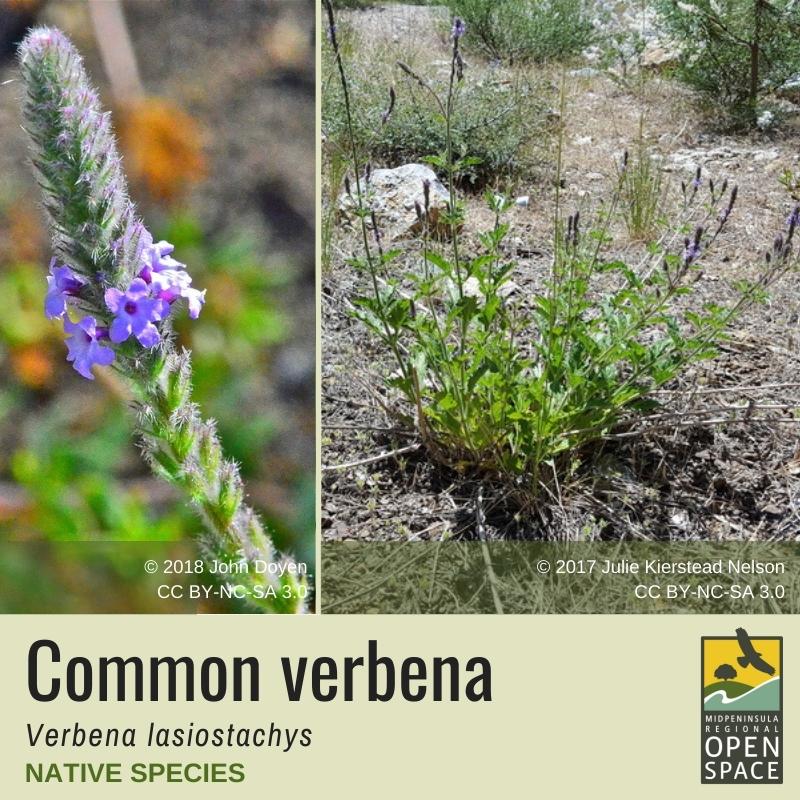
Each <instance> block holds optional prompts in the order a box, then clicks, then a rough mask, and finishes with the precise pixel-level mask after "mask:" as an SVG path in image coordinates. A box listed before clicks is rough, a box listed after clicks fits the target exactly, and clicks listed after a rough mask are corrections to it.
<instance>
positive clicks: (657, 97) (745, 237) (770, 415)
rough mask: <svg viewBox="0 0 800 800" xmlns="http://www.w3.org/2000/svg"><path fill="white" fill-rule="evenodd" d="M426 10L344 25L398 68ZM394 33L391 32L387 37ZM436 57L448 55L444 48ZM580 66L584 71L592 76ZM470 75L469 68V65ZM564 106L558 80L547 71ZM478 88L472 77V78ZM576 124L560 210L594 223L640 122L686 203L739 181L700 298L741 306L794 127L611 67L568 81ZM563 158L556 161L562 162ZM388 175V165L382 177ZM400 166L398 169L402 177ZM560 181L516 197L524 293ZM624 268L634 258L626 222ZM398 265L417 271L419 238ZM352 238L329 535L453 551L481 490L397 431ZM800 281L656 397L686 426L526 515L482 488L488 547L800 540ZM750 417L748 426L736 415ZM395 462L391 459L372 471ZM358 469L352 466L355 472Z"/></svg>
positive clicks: (336, 336)
mask: <svg viewBox="0 0 800 800" xmlns="http://www.w3.org/2000/svg"><path fill="white" fill-rule="evenodd" d="M426 14H427V12H426V10H425V9H419V8H413V7H404V8H398V7H393V8H390V9H386V10H381V9H373V10H368V11H364V12H354V13H353V14H351V15H348V20H347V21H348V24H352V25H353V26H354V27H355V28H356V30H357V31H359V32H361V34H362V36H363V37H364V39H365V40H366V37H367V35H370V36H373V35H383V37H384V39H385V40H387V41H388V40H391V43H392V46H393V47H395V48H396V50H397V52H398V57H402V55H400V54H401V53H402V49H403V47H404V45H405V44H408V43H410V41H411V40H412V39H413V38H414V31H415V30H419V29H420V28H425V27H428V28H429V26H430V18H429V17H426V16H425V15H426ZM376 30H377V31H380V30H383V34H376V33H375V31H376ZM434 40H435V43H436V44H435V49H434V47H433V45H431V49H430V54H429V57H430V60H431V63H432V64H433V63H435V62H436V61H437V60H441V59H443V58H446V57H447V51H446V49H445V44H444V41H443V40H442V39H441V37H434ZM578 66H579V67H580V65H578ZM468 67H469V64H468ZM545 77H546V78H547V79H548V80H549V82H550V85H551V87H552V98H551V105H552V106H553V107H554V108H557V107H558V103H559V97H558V85H559V82H560V74H559V71H558V70H550V71H549V72H548V73H547V74H546V76H545ZM466 79H467V80H469V72H467V78H466ZM566 86H567V95H568V98H567V111H566V115H565V118H564V120H563V123H564V125H565V128H566V137H565V140H564V143H565V147H564V154H563V161H564V167H565V169H564V172H563V177H564V187H565V190H564V192H563V193H562V201H563V202H564V206H565V207H566V208H569V207H570V206H573V207H580V208H581V210H582V214H583V215H584V219H586V218H587V217H591V209H592V208H596V207H597V205H598V204H599V202H600V201H601V199H602V198H603V197H604V195H606V194H607V193H608V192H609V189H610V186H611V185H612V184H613V181H614V175H615V171H616V164H618V163H619V159H620V158H621V155H622V152H623V151H624V150H625V149H626V148H631V149H633V147H634V143H635V139H636V136H637V132H638V129H639V119H640V116H641V115H642V114H643V115H644V121H645V122H644V125H645V128H644V130H645V136H646V138H647V140H648V142H649V143H650V144H651V146H652V147H653V148H654V150H655V152H656V153H658V154H659V155H660V156H661V157H662V158H663V163H664V164H665V167H666V169H667V170H668V173H667V174H668V175H669V178H670V182H671V189H670V197H671V202H673V203H677V195H678V187H679V185H680V181H681V180H682V179H683V180H687V181H688V180H690V179H691V177H692V174H693V171H694V169H695V168H696V167H697V166H702V168H703V172H704V175H705V176H711V177H713V178H714V179H715V180H716V181H717V182H718V184H717V185H719V182H721V181H722V180H723V179H724V178H727V179H728V180H729V181H730V182H732V183H736V184H738V186H739V199H738V203H737V207H736V210H735V213H734V215H733V217H732V218H731V221H730V224H729V227H728V229H727V231H726V233H725V235H724V237H722V238H721V240H720V242H719V245H718V246H717V247H716V249H715V251H714V253H713V255H711V256H710V257H709V258H708V259H707V260H706V261H705V262H704V263H705V271H704V277H703V278H702V279H701V283H700V285H699V290H700V292H701V294H702V296H703V297H704V298H705V299H708V300H712V299H716V300H729V299H730V298H731V297H732V296H733V294H732V290H731V288H730V281H732V280H735V279H737V278H742V277H753V276H754V275H756V274H757V271H758V269H759V266H760V264H762V263H763V262H762V261H761V258H762V254H763V252H764V251H765V250H766V249H767V248H768V247H769V246H770V245H771V243H772V240H773V237H774V235H775V233H777V232H778V231H779V230H781V228H782V227H783V225H784V222H785V219H786V217H787V215H788V214H789V212H790V211H791V208H792V203H793V201H792V198H791V197H790V195H789V193H788V192H787V190H786V189H785V188H784V187H783V186H782V185H781V184H780V183H779V180H778V179H779V177H780V176H781V174H782V173H783V172H784V171H785V170H787V169H790V170H794V171H797V170H798V167H799V166H800V157H799V156H798V147H797V142H798V128H797V124H796V121H793V120H792V119H787V120H785V121H783V122H782V123H781V125H779V126H778V127H777V128H776V129H775V130H773V131H771V132H766V133H761V132H754V133H752V134H745V135H731V134H726V133H722V132H718V131H717V130H715V127H716V126H715V124H714V119H713V118H712V117H709V116H708V115H704V114H703V113H702V111H698V109H697V108H696V106H695V105H694V103H693V100H692V98H691V97H690V95H689V94H688V93H687V91H686V90H685V89H684V88H682V87H681V86H679V85H677V84H676V83H675V82H673V81H672V80H671V79H669V78H668V77H667V76H666V75H664V74H659V73H649V74H648V75H647V79H646V81H644V83H640V82H639V81H632V82H630V83H628V84H625V83H621V82H620V81H619V80H617V79H614V78H611V77H609V76H608V75H607V74H604V73H601V72H599V71H597V72H594V71H593V74H590V75H588V76H584V75H570V69H569V68H567V75H566ZM552 161H554V157H553V158H552V159H551V163H552ZM375 166H383V165H380V164H376V165H375ZM392 166H394V165H392ZM553 174H554V173H553V172H550V174H549V175H548V174H545V175H541V176H536V178H535V179H533V180H531V182H530V183H527V184H524V185H521V186H515V187H514V191H515V193H516V194H517V195H523V194H527V195H530V204H529V206H528V207H527V208H514V209H513V210H512V211H511V214H510V218H509V221H510V222H511V224H512V226H511V231H510V234H509V237H508V240H507V241H508V242H509V243H510V246H511V247H512V248H515V250H516V253H515V254H516V256H517V259H518V263H517V267H516V269H515V271H514V273H513V275H512V278H513V281H514V284H515V286H516V291H518V292H519V293H521V294H522V295H524V294H525V293H530V292H535V291H536V290H537V288H538V287H541V285H542V282H543V280H544V277H545V275H546V274H547V270H548V268H549V257H548V252H549V250H550V243H549V239H550V236H551V233H550V231H551V221H552V216H553V194H554V193H553V191H552V183H553V181H552V178H553ZM466 204H467V220H468V222H467V227H466V230H465V239H466V241H467V247H468V248H470V247H472V248H473V249H474V248H475V245H474V242H475V237H476V234H477V233H478V232H479V231H480V230H481V229H482V228H485V227H486V226H487V225H488V224H489V221H490V215H489V212H488V211H486V210H484V205H485V204H484V201H483V199H482V198H479V197H467V198H466ZM616 233H618V234H619V236H618V237H617V241H616V243H615V244H614V246H613V247H614V255H618V256H622V257H628V258H632V257H635V256H636V254H637V252H639V251H638V250H637V246H636V245H635V244H632V243H630V242H628V241H626V236H625V234H624V229H623V228H622V226H621V224H620V225H619V226H618V229H617V230H616ZM400 247H402V248H403V249H404V250H405V253H404V256H403V258H401V259H400V260H399V261H398V262H396V263H397V264H399V265H400V266H398V267H396V268H397V269H402V268H410V267H411V265H413V261H414V258H415V255H414V251H415V248H414V243H413V242H404V243H401V244H400ZM357 248H358V243H357V239H356V237H355V236H354V235H353V234H352V232H351V231H348V230H347V229H346V228H344V227H343V226H340V227H339V229H338V230H337V232H336V238H335V241H334V246H333V252H334V258H333V263H332V266H331V268H330V270H329V271H328V272H327V273H326V274H323V278H322V284H323V288H322V314H323V365H322V390H323V393H322V412H323V417H322V433H323V499H322V507H323V510H322V526H323V537H324V539H326V540H329V541H333V540H343V539H361V540H397V539H402V540H407V539H412V540H413V539H436V540H441V539H447V538H450V537H453V536H458V537H466V538H469V537H472V536H474V535H475V515H476V497H477V489H478V482H477V481H476V480H474V479H472V478H470V476H468V475H461V474H456V473H455V472H452V471H450V470H448V469H446V468H442V467H439V466H436V465H434V464H433V463H432V462H431V461H430V460H428V459H427V458H426V455H425V453H424V452H423V451H422V450H421V448H420V447H417V446H416V445H418V442H417V440H416V438H415V436H414V433H413V431H408V430H399V429H397V427H396V423H395V422H393V421H392V420H390V419H389V418H387V415H386V414H385V413H384V411H383V410H382V408H381V404H380V402H379V399H380V398H382V397H383V396H385V395H384V390H383V389H382V381H381V377H382V376H384V375H386V374H387V373H388V372H391V371H392V370H393V368H394V367H393V365H392V364H391V363H390V360H389V358H388V357H387V353H386V352H384V351H383V350H382V348H381V347H380V346H379V345H378V344H376V342H375V341H374V339H373V338H372V337H371V336H370V335H369V334H368V333H367V331H366V330H365V328H364V327H363V326H362V325H361V324H360V323H359V322H358V321H356V320H354V319H353V318H352V317H351V316H350V315H349V314H348V311H347V308H348V299H349V298H351V297H352V296H353V295H354V294H356V293H358V292H359V291H362V290H364V288H365V287H364V286H363V285H362V283H361V282H362V281H363V278H362V277H360V276H358V275H356V274H355V273H354V272H353V270H352V269H351V268H350V267H348V266H347V265H346V264H345V263H344V260H345V258H346V257H347V256H348V255H349V254H350V253H353V252H357ZM797 287H798V276H797V274H796V273H795V274H790V275H788V276H787V277H785V278H784V279H783V280H782V282H781V283H780V284H779V285H777V286H776V287H774V289H773V290H772V291H771V293H770V300H769V302H767V303H766V304H764V305H760V306H756V307H754V308H752V309H750V310H748V312H747V313H746V314H745V315H744V316H742V317H740V318H739V319H738V320H737V321H736V323H735V325H734V327H733V330H732V331H731V335H730V340H729V341H728V342H727V343H726V344H724V345H723V347H722V349H721V352H720V354H719V356H718V357H717V358H716V359H714V360H713V361H706V362H703V363H702V364H700V365H696V366H695V367H693V368H691V369H690V370H689V371H688V372H687V373H686V374H684V375H683V376H682V377H681V378H680V379H679V380H678V381H675V382H673V383H672V384H670V385H668V386H667V387H666V391H665V392H663V393H662V394H661V395H660V398H659V399H661V400H662V401H663V402H664V404H665V406H666V408H668V409H673V410H675V411H678V412H680V413H681V419H682V420H683V422H682V424H681V425H680V426H679V427H674V426H673V427H672V428H670V429H655V428H654V429H653V430H652V431H650V432H647V433H644V434H642V435H641V436H638V437H635V438H633V439H631V440H628V441H626V442H618V441H615V442H609V443H607V444H605V445H603V446H602V447H599V448H597V449H596V451H594V452H593V453H592V454H590V456H588V457H587V458H586V459H585V461H584V464H583V466H582V468H581V470H580V471H579V474H578V476H577V479H576V480H575V482H574V483H572V484H571V485H570V486H567V487H562V489H563V493H562V497H561V501H560V502H559V503H552V504H549V505H548V506H547V507H542V508H541V509H539V510H537V512H536V513H535V514H534V515H531V516H527V517H523V516H521V515H519V514H518V513H517V511H516V510H515V509H514V508H513V507H511V506H509V505H508V504H507V503H506V501H505V499H504V495H503V492H502V490H500V489H499V488H497V489H496V490H495V489H494V488H493V487H491V486H484V496H485V504H486V515H487V534H488V535H489V536H491V537H497V538H533V539H538V538H545V539H569V540H577V539H580V540H586V539H595V538H603V539H613V538H620V537H622V538H625V537H635V538H647V539H674V540H691V539H707V538H710V539H714V540H729V539H759V540H786V539H796V540H800V438H799V435H800V428H799V427H798V425H797V423H798V418H797V415H796V413H795V409H796V406H797V400H796V398H797V392H798V389H799V388H800V373H799V372H798V366H799V365H800V353H798V344H800V328H799V327H798V326H799V319H800V318H799V317H798V310H800V292H799V291H798V288H797ZM747 403H750V404H751V407H752V411H751V413H750V415H749V418H748V419H747V420H745V421H737V422H727V423H723V424H713V425H712V424H707V423H706V422H703V423H698V424H693V423H692V419H693V418H695V419H696V418H698V417H700V416H703V417H704V418H720V417H721V418H723V419H730V418H731V416H733V415H734V413H733V412H732V411H731V406H739V407H740V408H741V407H742V406H744V405H746V404H747ZM735 416H736V417H737V419H739V420H741V417H742V415H741V414H737V415H735ZM387 452H397V454H396V455H394V456H391V457H388V458H375V460H372V461H370V459H373V458H374V457H379V456H381V455H382V454H384V453H387ZM351 464H352V466H348V465H351Z"/></svg>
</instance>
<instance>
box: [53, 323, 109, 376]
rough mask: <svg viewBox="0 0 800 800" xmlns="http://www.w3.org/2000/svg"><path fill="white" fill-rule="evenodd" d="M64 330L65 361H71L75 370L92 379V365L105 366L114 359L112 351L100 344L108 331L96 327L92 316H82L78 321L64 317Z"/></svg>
mask: <svg viewBox="0 0 800 800" xmlns="http://www.w3.org/2000/svg"><path fill="white" fill-rule="evenodd" d="M64 331H65V332H66V333H67V334H68V338H67V340H66V344H67V350H68V353H67V361H71V362H72V366H73V367H74V368H75V370H76V372H78V373H79V374H81V375H83V377H84V378H88V379H89V380H90V381H93V380H94V375H92V366H93V365H95V364H99V365H100V366H101V367H107V366H108V365H109V364H110V363H111V362H112V361H113V360H114V351H113V350H112V349H111V348H110V347H105V346H104V345H102V344H100V340H101V339H106V338H107V337H108V331H107V330H106V329H105V328H99V327H97V322H96V320H95V318H94V317H84V318H83V319H82V320H81V321H80V322H73V321H72V320H71V319H70V318H69V317H64Z"/></svg>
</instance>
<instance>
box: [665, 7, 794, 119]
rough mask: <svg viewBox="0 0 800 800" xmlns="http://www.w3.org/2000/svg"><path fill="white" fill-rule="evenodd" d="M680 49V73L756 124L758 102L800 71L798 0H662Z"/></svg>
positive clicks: (718, 106) (727, 111) (721, 107)
mask: <svg viewBox="0 0 800 800" xmlns="http://www.w3.org/2000/svg"><path fill="white" fill-rule="evenodd" d="M656 7H657V8H658V10H659V12H660V13H661V17H662V19H663V20H664V24H665V27H666V29H667V32H668V33H669V34H670V35H671V36H672V37H674V38H675V40H676V41H677V42H678V44H679V46H680V49H681V58H680V67H679V68H678V76H679V77H680V78H682V79H683V80H684V81H685V82H686V83H687V84H689V85H690V86H692V87H693V88H695V89H697V90H698V91H699V92H701V93H702V95H703V97H704V99H705V100H706V101H710V102H711V103H713V105H714V110H715V113H717V114H720V115H721V116H722V118H723V119H724V120H725V121H727V122H729V123H733V124H745V125H754V124H755V123H756V122H757V119H758V114H759V103H760V101H762V99H763V98H765V97H768V96H769V94H770V93H771V92H774V91H775V90H777V89H779V88H780V87H781V86H782V85H783V84H784V83H785V82H786V81H788V80H789V79H790V78H792V77H794V76H796V75H797V73H798V72H800V4H798V3H797V2H796V0H691V1H688V0H687V2H678V0H658V2H657V3H656Z"/></svg>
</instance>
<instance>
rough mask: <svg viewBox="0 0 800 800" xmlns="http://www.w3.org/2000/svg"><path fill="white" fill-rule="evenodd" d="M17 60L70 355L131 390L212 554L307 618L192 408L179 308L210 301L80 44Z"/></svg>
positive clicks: (301, 592)
mask: <svg viewBox="0 0 800 800" xmlns="http://www.w3.org/2000/svg"><path fill="white" fill-rule="evenodd" d="M19 61H20V67H21V71H22V77H23V83H24V89H25V96H24V98H23V116H24V126H25V130H26V131H27V133H28V135H29V137H30V141H31V144H32V161H33V166H34V170H35V173H36V178H37V181H38V183H39V186H40V188H41V190H42V193H43V195H44V208H45V211H46V212H47V215H48V217H49V221H50V226H51V231H52V237H53V250H54V252H55V257H54V258H53V260H52V262H51V265H50V276H49V278H48V292H47V297H46V301H45V313H46V315H47V317H48V318H50V319H58V320H61V321H62V323H63V326H64V330H65V333H66V334H67V340H66V344H67V349H68V356H67V359H68V360H69V361H70V362H72V364H73V366H74V367H75V369H76V371H77V372H78V373H79V374H80V375H82V376H83V377H84V378H88V379H90V380H91V379H93V377H94V375H93V369H96V368H98V367H100V368H111V369H113V370H115V371H116V372H117V373H118V374H119V375H120V376H121V377H122V378H123V379H124V380H125V381H126V383H127V385H128V386H129V387H130V389H131V392H132V395H133V401H132V404H133V407H134V409H135V411H136V418H137V433H138V436H139V442H140V446H141V449H142V452H143V454H144V456H145V458H146V459H147V461H148V462H149V463H150V465H151V466H152V468H153V470H154V472H155V473H156V474H157V475H159V476H160V477H162V478H164V479H165V480H167V481H169V482H170V483H171V484H173V485H175V486H177V487H178V488H179V489H181V490H182V491H183V492H184V493H185V494H186V496H187V498H188V499H189V500H190V501H191V504H192V505H193V507H194V508H195V510H196V511H197V512H198V513H199V515H200V517H201V518H202V520H203V522H204V523H205V528H206V534H205V536H204V537H203V538H202V541H201V545H202V547H203V550H204V552H205V553H206V554H207V555H208V556H209V557H212V558H218V559H224V560H231V561H238V560H240V561H242V562H243V563H244V564H246V565H247V566H248V568H249V569H248V572H247V573H246V574H242V575H241V576H240V577H241V579H242V581H243V582H244V583H247V584H248V588H249V590H250V597H249V600H250V602H251V603H252V604H253V605H254V606H255V607H257V608H259V609H262V610H265V611H271V612H283V613H286V612H298V611H302V610H304V609H305V606H306V600H305V598H306V594H307V587H306V583H305V578H304V577H303V576H302V575H299V574H298V572H299V571H298V570H297V569H296V565H295V564H294V563H293V562H292V561H291V560H290V559H288V558H286V557H278V556H277V555H276V554H275V552H274V549H273V546H272V542H271V539H270V536H269V534H268V532H267V531H266V530H265V529H264V527H263V525H262V523H261V521H260V520H259V518H258V516H257V515H256V513H255V512H254V511H253V510H252V509H251V508H250V507H249V506H248V505H247V504H246V503H245V502H244V494H245V490H244V486H243V484H242V480H241V477H240V475H239V468H238V466H237V465H236V463H235V462H233V461H230V460H228V459H226V458H225V457H224V455H223V452H222V448H221V446H220V442H219V439H218V437H217V434H216V430H215V424H214V422H213V421H205V420H203V419H202V418H201V416H200V413H199V409H198V408H197V406H196V405H195V404H194V403H193V402H192V387H191V382H192V368H191V358H190V353H189V352H188V351H187V350H185V349H184V350H179V349H178V348H177V347H176V344H175V342H174V338H173V336H172V332H171V327H170V323H171V318H172V316H173V315H174V314H175V313H177V311H176V309H177V308H178V306H179V305H180V303H181V301H185V302H186V304H187V305H188V308H189V315H190V316H191V317H193V318H195V317H197V316H198V315H199V314H200V311H201V308H202V305H203V302H204V299H205V292H200V291H199V290H197V289H195V288H194V287H193V286H192V279H191V277H190V276H189V273H188V271H187V270H186V268H185V265H184V264H181V263H180V262H178V261H177V260H175V259H174V258H173V256H172V251H173V248H172V246H171V245H170V244H169V243H168V242H164V241H161V242H156V241H154V239H153V237H152V235H151V234H150V232H149V231H148V230H147V228H146V227H145V226H144V224H143V222H142V221H141V220H140V219H139V217H138V216H137V214H136V209H135V207H134V206H133V204H132V203H131V202H130V200H129V198H128V194H127V189H126V182H125V177H124V175H123V172H122V166H121V161H120V158H119V155H118V153H117V147H116V142H115V140H114V136H113V133H112V131H111V122H110V116H109V114H108V113H106V112H103V110H102V108H101V106H100V102H99V99H98V96H97V93H96V92H95V90H94V89H93V88H92V87H91V86H90V84H89V81H88V79H87V76H86V73H85V71H84V68H83V65H82V62H81V58H80V56H79V55H78V53H77V52H76V51H75V49H74V48H73V46H72V44H71V43H70V42H69V41H68V40H67V38H66V37H65V36H64V35H63V34H62V33H61V32H60V31H57V30H55V29H52V28H37V29H35V30H33V31H31V32H30V33H29V34H28V36H27V37H26V39H25V41H24V42H23V43H22V45H21V47H20V51H19ZM264 565H266V567H267V568H268V569H265V570H258V569H257V567H258V566H264ZM280 573H282V574H280Z"/></svg>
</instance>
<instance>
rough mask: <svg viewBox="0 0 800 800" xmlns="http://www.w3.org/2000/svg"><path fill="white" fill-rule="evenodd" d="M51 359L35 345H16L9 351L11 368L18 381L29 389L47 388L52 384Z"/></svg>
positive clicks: (52, 370)
mask: <svg viewBox="0 0 800 800" xmlns="http://www.w3.org/2000/svg"><path fill="white" fill-rule="evenodd" d="M53 366H54V365H53V359H52V358H51V356H50V353H48V352H47V351H46V350H43V349H42V348H41V347H37V346H36V345H26V346H23V347H17V348H15V349H14V350H12V351H11V368H12V370H13V371H14V374H15V375H16V376H17V378H18V379H19V381H20V382H21V383H23V384H24V385H25V386H28V387H30V388H31V389H47V388H49V387H50V386H52V385H53V373H54V369H53Z"/></svg>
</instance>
